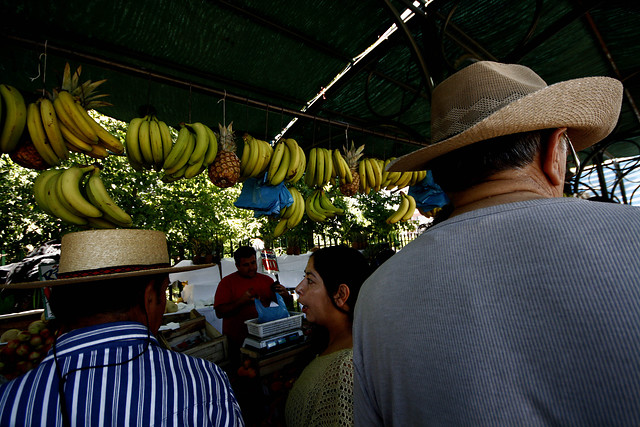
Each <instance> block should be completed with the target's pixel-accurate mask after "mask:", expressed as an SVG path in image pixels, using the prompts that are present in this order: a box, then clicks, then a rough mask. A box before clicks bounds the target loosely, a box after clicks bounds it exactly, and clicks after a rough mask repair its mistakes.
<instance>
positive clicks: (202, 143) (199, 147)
mask: <svg viewBox="0 0 640 427" xmlns="http://www.w3.org/2000/svg"><path fill="white" fill-rule="evenodd" d="M187 127H189V128H190V129H191V130H192V131H193V132H194V133H195V136H196V146H195V147H194V149H193V152H192V153H191V157H189V160H188V161H187V163H189V164H190V165H193V164H195V163H199V164H200V165H202V162H204V156H205V154H206V153H207V148H209V135H208V134H207V130H206V129H205V128H204V125H203V124H202V123H200V122H195V123H191V124H187Z"/></svg>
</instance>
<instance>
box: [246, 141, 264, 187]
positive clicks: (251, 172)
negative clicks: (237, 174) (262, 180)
mask: <svg viewBox="0 0 640 427" xmlns="http://www.w3.org/2000/svg"><path fill="white" fill-rule="evenodd" d="M247 143H248V148H249V160H248V161H247V168H246V170H245V173H244V174H245V175H246V176H247V178H254V177H256V176H257V175H258V169H260V167H261V166H262V160H263V159H264V157H263V156H262V150H263V149H264V147H263V146H262V145H260V143H259V142H258V140H257V139H255V138H253V137H251V138H250V139H248V140H247Z"/></svg>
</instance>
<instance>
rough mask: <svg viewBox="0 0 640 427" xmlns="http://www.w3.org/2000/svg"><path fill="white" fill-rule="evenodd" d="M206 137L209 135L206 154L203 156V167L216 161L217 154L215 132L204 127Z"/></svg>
mask: <svg viewBox="0 0 640 427" xmlns="http://www.w3.org/2000/svg"><path fill="white" fill-rule="evenodd" d="M204 127H205V129H206V131H207V135H209V147H208V148H207V152H206V153H205V154H204V162H202V164H203V165H205V166H209V165H210V164H211V163H213V161H214V160H215V159H216V155H217V154H218V138H216V134H215V132H213V130H212V129H211V128H210V127H209V126H207V125H204Z"/></svg>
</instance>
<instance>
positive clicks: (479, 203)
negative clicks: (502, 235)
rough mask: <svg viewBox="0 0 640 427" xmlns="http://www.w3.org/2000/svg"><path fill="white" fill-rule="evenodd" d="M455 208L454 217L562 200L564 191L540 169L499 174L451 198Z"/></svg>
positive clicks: (531, 166)
mask: <svg viewBox="0 0 640 427" xmlns="http://www.w3.org/2000/svg"><path fill="white" fill-rule="evenodd" d="M449 196H450V198H451V201H452V203H453V206H454V210H453V213H452V214H451V216H455V215H460V214H462V213H465V212H469V211H473V210H476V209H481V208H486V207H489V206H496V205H502V204H506V203H514V202H521V201H525V200H534V199H547V198H552V197H561V196H562V189H560V188H558V187H557V186H553V185H552V184H551V183H550V182H549V181H548V180H547V179H546V177H545V175H544V174H543V173H542V172H541V171H540V169H539V168H537V167H535V166H533V165H529V166H526V167H524V168H520V169H514V170H508V171H503V172H499V173H497V174H495V175H493V176H491V177H490V178H488V179H487V180H486V181H484V182H482V183H480V184H478V185H476V186H473V187H471V188H469V189H468V190H464V191H460V192H458V193H452V194H450V195H449Z"/></svg>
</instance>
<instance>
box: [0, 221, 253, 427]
mask: <svg viewBox="0 0 640 427" xmlns="http://www.w3.org/2000/svg"><path fill="white" fill-rule="evenodd" d="M202 267H203V266H188V267H178V268H171V267H170V263H169V254H168V251H167V242H166V237H165V234H164V233H162V232H159V231H150V230H90V231H82V232H78V233H70V234H67V235H65V236H63V238H62V243H61V253H60V264H59V268H58V280H54V281H47V282H39V283H22V284H11V285H5V286H7V287H25V288H27V287H37V286H45V285H46V286H50V288H49V290H50V297H49V302H50V304H51V308H52V310H53V312H54V314H55V315H56V322H58V324H59V326H60V331H59V333H58V336H57V338H56V341H55V344H54V345H53V347H52V349H51V350H50V351H49V353H48V354H47V356H46V357H45V358H44V359H43V360H42V362H41V363H40V364H39V365H38V366H37V367H36V368H34V369H32V370H31V371H29V372H27V373H26V374H25V375H23V376H22V377H18V378H16V379H15V380H13V381H11V382H9V383H6V384H4V385H3V386H2V387H1V388H0V425H2V426H9V425H28V426H38V425H47V426H54V425H56V426H58V425H59V426H67V425H78V426H80V425H86V426H93V425H114V426H116V425H117V426H128V425H135V426H148V425H191V426H214V425H244V422H243V420H242V417H241V413H240V408H239V407H238V404H237V402H236V399H235V397H234V394H233V392H232V390H231V387H230V385H229V382H228V379H227V376H226V374H225V373H224V371H222V370H221V369H220V368H219V367H217V366H216V365H215V364H213V363H211V362H208V361H206V360H203V359H197V358H193V357H190V356H187V355H184V354H182V353H178V352H174V351H171V350H166V349H165V348H163V347H161V346H160V345H159V343H158V340H157V339H156V338H155V336H154V335H155V334H156V333H157V332H158V329H159V327H160V325H161V324H162V316H163V314H164V309H165V303H166V294H165V292H166V289H167V285H168V283H169V273H170V272H179V271H185V270H190V269H196V268H202Z"/></svg>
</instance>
